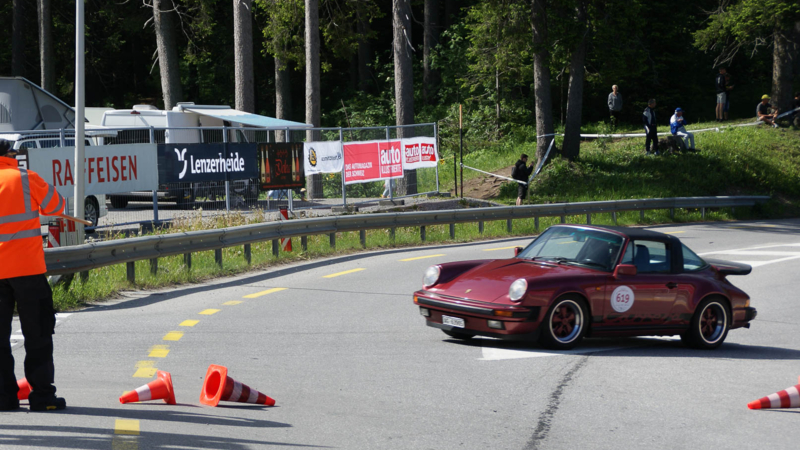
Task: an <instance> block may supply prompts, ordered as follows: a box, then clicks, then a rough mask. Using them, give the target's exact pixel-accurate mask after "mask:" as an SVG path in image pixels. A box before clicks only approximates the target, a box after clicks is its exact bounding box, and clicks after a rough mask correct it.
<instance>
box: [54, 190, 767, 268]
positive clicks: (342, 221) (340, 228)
mask: <svg viewBox="0 0 800 450" xmlns="http://www.w3.org/2000/svg"><path fill="white" fill-rule="evenodd" d="M769 199H770V197H769V196H731V197H676V198H662V199H642V200H610V201H600V202H582V203H553V204H545V205H530V206H500V207H489V208H468V209H458V210H445V211H425V212H402V213H380V214H364V215H351V216H335V217H322V218H313V219H297V220H289V221H280V222H270V223H260V224H253V225H243V226H238V227H231V228H223V229H218V230H204V231H191V232H185V233H173V234H166V235H159V236H144V237H137V238H130V239H122V240H114V241H104V242H95V243H90V244H83V245H77V246H71V247H61V248H54V249H47V250H45V260H46V263H47V268H48V272H47V274H48V275H63V274H69V273H76V272H82V271H88V270H91V269H97V268H100V267H104V266H109V265H113V264H122V263H127V264H128V279H129V280H130V281H134V280H135V272H134V266H133V263H134V262H135V261H142V260H150V261H151V270H155V269H154V267H156V268H157V265H158V262H157V261H158V258H159V257H164V256H172V255H181V254H183V255H185V256H184V257H185V258H186V261H187V263H188V264H187V265H188V266H189V267H191V253H194V252H202V251H209V250H215V251H216V261H217V264H219V265H222V249H223V248H226V247H234V246H240V245H243V246H245V247H244V250H245V251H244V255H245V258H247V260H248V262H249V261H250V244H253V243H256V242H264V241H269V240H271V241H273V243H272V249H273V253H275V254H277V252H278V241H277V239H280V238H292V237H301V238H303V239H302V245H303V247H305V244H306V239H305V238H306V237H307V236H309V235H319V234H330V242H331V246H334V247H335V245H336V233H341V232H348V231H360V232H361V243H362V246H364V245H365V243H366V237H365V236H366V235H365V230H369V229H387V228H388V229H394V228H397V227H420V238H421V240H422V241H424V240H425V227H426V226H431V225H444V224H450V236H451V237H452V238H454V237H455V224H456V223H465V222H478V223H479V225H480V226H479V229H481V230H482V229H483V226H482V225H483V222H488V221H498V220H506V221H507V227H508V230H509V232H510V231H511V229H512V220H513V219H530V218H534V219H535V220H536V227H537V228H538V225H539V224H538V219H539V218H540V217H558V216H560V217H561V222H562V223H565V217H566V216H575V215H582V214H586V219H587V223H591V215H592V214H597V213H612V217H613V218H614V221H615V222H616V213H617V212H621V211H636V210H639V211H641V213H642V215H644V210H653V209H669V210H670V211H671V212H674V209H676V208H697V209H700V210H701V211H702V215H703V216H705V209H706V208H723V207H740V206H753V205H755V204H757V203H763V202H766V201H767V200H769Z"/></svg>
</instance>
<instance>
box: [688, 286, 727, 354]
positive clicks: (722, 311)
mask: <svg viewBox="0 0 800 450" xmlns="http://www.w3.org/2000/svg"><path fill="white" fill-rule="evenodd" d="M730 323H731V313H730V308H728V303H727V302H726V301H725V300H722V299H720V298H709V299H706V300H703V301H702V302H700V305H698V306H697V309H695V312H694V316H692V324H691V326H690V327H689V331H686V332H685V333H684V334H683V335H681V340H682V341H683V342H685V343H686V344H688V345H689V346H690V347H694V348H699V349H703V350H710V349H714V348H717V347H719V346H720V345H722V343H723V342H724V341H725V338H726V337H727V336H728V329H729V328H730Z"/></svg>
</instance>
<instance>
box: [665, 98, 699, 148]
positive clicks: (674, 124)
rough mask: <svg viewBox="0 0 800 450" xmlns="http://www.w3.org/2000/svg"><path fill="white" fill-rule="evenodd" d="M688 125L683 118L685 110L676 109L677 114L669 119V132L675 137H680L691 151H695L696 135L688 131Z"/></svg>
mask: <svg viewBox="0 0 800 450" xmlns="http://www.w3.org/2000/svg"><path fill="white" fill-rule="evenodd" d="M686 125H688V123H687V122H686V119H684V118H683V110H682V109H681V108H675V114H673V115H672V117H670V119H669V131H670V132H671V133H672V135H673V136H678V137H680V138H682V139H683V141H684V142H685V143H686V146H687V147H689V151H695V148H694V134H692V133H690V132H688V131H686V128H685V126H686Z"/></svg>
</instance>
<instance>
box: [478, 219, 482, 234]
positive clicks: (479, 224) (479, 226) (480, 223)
mask: <svg viewBox="0 0 800 450" xmlns="http://www.w3.org/2000/svg"><path fill="white" fill-rule="evenodd" d="M478 233H480V234H483V221H482V220H481V221H480V222H478Z"/></svg>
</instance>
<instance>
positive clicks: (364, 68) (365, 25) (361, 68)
mask: <svg viewBox="0 0 800 450" xmlns="http://www.w3.org/2000/svg"><path fill="white" fill-rule="evenodd" d="M357 14H358V22H357V24H356V30H357V31H358V33H357V34H358V90H359V91H361V92H368V91H369V90H370V86H371V85H372V72H371V71H370V70H369V64H370V63H371V62H372V45H371V44H370V42H369V39H367V37H366V36H368V35H369V32H370V25H369V21H368V20H366V18H365V17H364V16H363V14H364V13H363V12H362V11H360V10H359V11H357Z"/></svg>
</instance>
